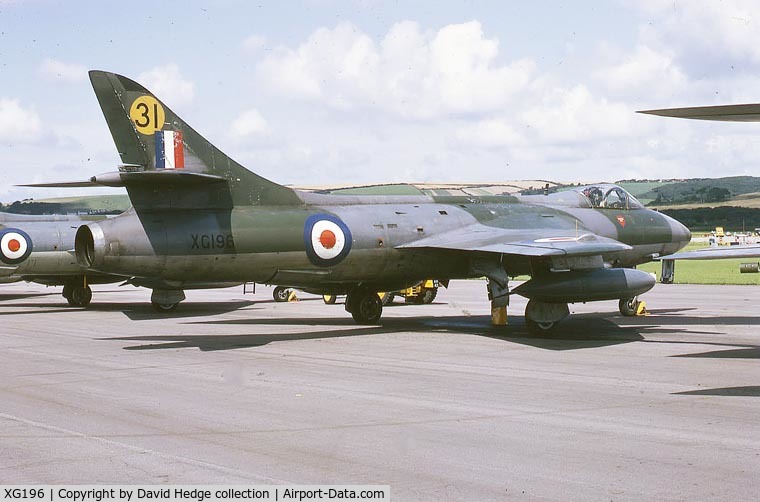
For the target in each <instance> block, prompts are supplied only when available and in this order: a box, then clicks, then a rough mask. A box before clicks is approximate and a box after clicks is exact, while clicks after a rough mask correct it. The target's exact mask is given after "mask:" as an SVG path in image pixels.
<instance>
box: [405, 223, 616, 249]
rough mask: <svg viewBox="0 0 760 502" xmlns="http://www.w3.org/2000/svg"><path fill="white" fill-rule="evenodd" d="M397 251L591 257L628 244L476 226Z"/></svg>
mask: <svg viewBox="0 0 760 502" xmlns="http://www.w3.org/2000/svg"><path fill="white" fill-rule="evenodd" d="M397 248H398V249H422V248H427V249H445V250H449V251H478V252H486V253H499V254H514V255H522V256H592V255H601V254H606V253H613V252H620V251H628V250H629V249H631V247H630V246H628V245H627V244H623V243H622V242H619V241H616V240H614V239H609V238H607V237H602V236H599V235H596V234H593V233H588V232H584V233H579V234H577V235H576V234H575V232H571V231H567V230H551V229H541V230H539V231H526V230H525V229H505V228H499V227H489V226H487V225H482V224H476V225H472V226H470V227H466V228H459V229H456V230H452V231H450V232H446V233H442V234H438V235H434V236H432V237H428V238H425V239H420V240H417V241H414V242H410V243H408V244H403V245H401V246H398V247H397Z"/></svg>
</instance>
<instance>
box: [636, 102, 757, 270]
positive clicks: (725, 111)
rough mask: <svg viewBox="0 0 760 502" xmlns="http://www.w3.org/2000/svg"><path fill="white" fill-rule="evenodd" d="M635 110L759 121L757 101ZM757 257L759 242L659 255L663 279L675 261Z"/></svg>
mask: <svg viewBox="0 0 760 502" xmlns="http://www.w3.org/2000/svg"><path fill="white" fill-rule="evenodd" d="M638 113H646V114H648V115H659V116H661V117H675V118H685V119H696V120H717V121H722V122H760V104H744V105H720V106H693V107H687V108H663V109H660V110H642V111H639V112H638ZM757 257H760V245H758V244H746V245H741V246H731V247H729V248H715V247H707V248H702V249H697V250H694V251H685V252H681V253H675V254H671V255H669V256H662V257H660V258H659V259H660V260H662V274H661V276H660V277H661V280H662V282H666V283H668V282H673V276H674V275H675V262H676V260H722V259H729V258H757Z"/></svg>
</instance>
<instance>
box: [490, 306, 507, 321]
mask: <svg viewBox="0 0 760 502" xmlns="http://www.w3.org/2000/svg"><path fill="white" fill-rule="evenodd" d="M506 325H507V307H506V305H505V306H503V307H491V326H506Z"/></svg>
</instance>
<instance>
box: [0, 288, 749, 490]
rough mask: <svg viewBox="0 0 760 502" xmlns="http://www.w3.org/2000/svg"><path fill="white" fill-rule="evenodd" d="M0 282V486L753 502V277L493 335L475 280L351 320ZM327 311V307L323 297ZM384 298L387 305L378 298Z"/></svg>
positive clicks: (517, 316) (302, 306)
mask: <svg viewBox="0 0 760 502" xmlns="http://www.w3.org/2000/svg"><path fill="white" fill-rule="evenodd" d="M149 296H150V292H149V291H147V290H143V289H135V288H132V287H123V288H120V287H116V286H99V287H98V286H96V289H95V295H94V298H93V303H92V305H91V307H90V308H89V309H86V310H85V309H79V308H70V307H67V306H66V303H65V301H64V300H63V298H62V297H61V296H60V288H45V287H44V286H38V285H32V284H11V285H4V286H2V287H1V288H0V322H2V327H0V483H5V484H11V483H13V484H27V483H50V484H94V483H114V484H122V483H124V484H164V483H172V484H204V483H215V484H225V483H230V484H269V483H293V484H322V483H336V484H389V485H390V486H391V497H392V499H393V500H503V499H509V498H514V499H519V500H546V499H550V500H642V499H647V500H687V499H689V500H705V499H715V500H721V499H725V500H742V499H743V500H751V499H755V498H756V497H757V494H758V493H760V474H759V473H760V364H759V363H758V359H760V329H758V325H760V315H758V303H759V300H760V289H758V288H757V287H752V286H686V285H659V284H658V285H657V286H656V287H655V289H654V290H653V291H651V292H649V293H647V294H646V295H644V297H643V298H644V299H645V300H646V301H647V303H648V308H649V311H650V313H651V315H649V316H647V317H636V318H624V317H622V316H621V315H620V314H619V313H618V312H617V302H597V303H592V304H587V305H573V306H571V311H572V312H573V314H574V315H573V316H571V318H569V319H568V320H566V321H564V322H563V323H562V324H561V325H560V327H559V330H558V332H556V333H553V334H551V335H547V336H544V337H538V336H531V335H529V334H528V333H527V331H526V329H525V325H524V320H523V317H522V314H523V310H524V306H525V300H523V299H521V298H514V299H513V305H512V307H511V308H510V311H511V312H512V313H514V315H511V316H510V319H509V322H510V324H509V325H508V326H506V327H502V328H491V327H490V326H489V322H490V309H489V304H488V301H487V298H486V291H485V284H484V283H483V282H481V281H457V282H454V283H452V285H451V288H450V289H449V290H441V291H440V293H439V296H438V299H437V300H436V301H435V303H434V304H433V305H425V306H416V305H404V304H402V303H400V302H399V303H397V304H395V305H393V306H390V307H387V308H386V309H385V312H384V317H383V321H382V325H381V326H375V327H371V326H369V327H368V326H357V325H355V324H354V323H353V321H352V319H351V317H350V315H349V314H347V313H346V312H345V311H344V310H343V305H342V304H338V305H324V304H323V302H322V300H321V299H320V298H318V297H314V296H309V295H301V296H302V299H301V301H299V302H295V303H274V302H273V301H272V296H271V289H270V288H265V287H262V286H259V287H257V293H256V294H254V295H251V294H245V295H244V294H243V290H242V287H237V288H230V289H222V290H206V291H189V292H187V296H188V300H187V301H186V302H184V303H183V304H182V305H180V307H179V309H178V310H177V311H176V312H174V313H171V314H168V315H162V314H157V313H154V312H153V311H152V309H151V307H150V305H149V303H148V299H149ZM341 301H342V300H341ZM397 302H398V300H397Z"/></svg>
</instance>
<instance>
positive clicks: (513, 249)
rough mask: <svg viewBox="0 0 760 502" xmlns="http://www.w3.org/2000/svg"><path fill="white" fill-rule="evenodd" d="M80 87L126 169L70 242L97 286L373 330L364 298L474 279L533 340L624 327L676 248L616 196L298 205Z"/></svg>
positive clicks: (141, 114)
mask: <svg viewBox="0 0 760 502" xmlns="http://www.w3.org/2000/svg"><path fill="white" fill-rule="evenodd" d="M90 80H91V82H92V86H93V88H94V90H95V94H96V96H97V99H98V101H99V103H100V106H101V109H102V111H103V114H104V116H105V119H106V122H107V123H108V127H109V129H110V131H111V135H112V136H113V139H114V142H115V144H116V147H117V150H118V152H119V155H120V156H121V160H122V162H123V164H124V165H123V166H122V167H121V168H120V169H119V171H118V172H112V173H106V174H101V175H96V176H93V177H92V178H91V179H90V180H89V182H88V183H89V184H91V185H102V186H123V187H126V189H127V192H128V194H129V196H130V199H131V201H132V205H133V208H132V209H131V210H129V211H127V212H125V213H123V214H121V215H119V216H117V217H115V218H110V219H108V220H106V221H102V222H97V223H89V224H86V225H83V226H81V227H80V228H79V230H78V231H77V234H76V238H75V251H76V256H77V260H78V261H79V263H80V264H81V265H82V266H85V267H88V268H89V269H92V270H95V271H98V272H102V273H107V274H119V275H127V276H130V277H136V278H140V277H142V278H155V279H156V280H158V279H160V280H163V281H165V282H166V283H171V284H173V285H175V287H176V288H181V287H182V285H183V283H185V282H187V281H220V282H221V281H239V282H244V281H253V282H259V283H268V284H275V285H283V286H289V287H297V288H300V289H304V290H306V291H311V292H314V293H318V294H346V295H347V300H346V305H345V308H346V310H347V311H348V312H350V313H351V315H352V316H353V318H354V319H355V320H356V321H357V322H358V323H362V324H365V323H368V324H373V323H377V322H378V321H379V319H380V317H381V315H382V303H381V301H380V299H379V297H378V296H377V294H376V292H377V291H393V290H398V289H402V288H405V287H408V286H410V285H412V284H414V283H416V282H419V281H420V280H423V279H426V278H431V277H433V278H437V279H441V280H448V279H454V278H468V277H482V276H485V277H486V278H487V279H488V291H489V297H490V300H491V302H492V307H494V308H500V307H502V306H505V305H507V304H508V301H509V295H510V294H512V293H516V294H520V295H522V296H524V297H527V298H528V299H529V302H528V305H527V308H526V312H525V318H526V322H527V325H528V327H529V328H530V329H531V330H532V331H536V332H545V331H548V330H550V329H553V328H554V327H555V325H556V324H557V323H558V322H559V321H561V320H562V319H563V318H565V317H566V316H567V315H569V309H568V305H567V304H568V303H572V302H588V301H596V300H610V299H619V300H620V307H621V311H622V312H626V313H629V314H630V310H631V308H632V307H635V304H636V301H637V300H636V298H637V296H638V295H639V294H642V293H644V292H645V291H648V290H649V289H650V288H651V287H652V286H653V285H654V282H655V281H654V279H653V278H652V276H650V275H649V274H647V273H645V272H642V271H639V270H636V269H635V268H634V267H635V266H636V265H638V264H640V263H644V262H647V261H651V260H652V259H653V258H654V257H656V256H659V255H663V254H669V253H673V252H675V251H677V250H679V249H681V248H682V247H683V246H684V245H685V244H686V243H687V242H689V239H690V233H689V230H688V229H687V228H686V227H684V226H683V225H681V224H680V223H679V222H677V221H676V220H674V219H672V218H669V217H667V216H665V215H663V214H660V213H658V212H656V211H651V210H648V209H646V208H644V207H643V206H642V205H641V204H640V203H639V202H638V201H637V200H636V199H635V198H634V197H632V196H631V195H630V194H628V193H627V192H626V191H625V190H623V189H622V188H620V187H618V186H614V185H597V186H590V187H582V188H578V189H576V190H570V191H566V192H561V193H554V194H550V195H529V196H522V197H516V196H511V195H501V196H461V197H456V196H434V195H431V196H426V195H423V196H361V195H326V194H319V193H308V192H301V191H298V190H294V189H291V188H288V187H285V186H282V185H278V184H276V183H274V182H272V181H269V180H267V179H264V178H262V177H260V176H258V175H256V174H254V173H253V172H251V171H249V170H247V169H245V168H244V167H243V166H241V165H240V164H238V163H237V162H235V161H234V160H232V159H231V158H229V157H228V156H227V155H225V154H224V153H223V152H222V151H221V150H219V149H218V148H216V147H215V146H214V145H212V144H211V143H210V142H209V141H207V140H206V139H205V138H203V137H202V136H201V135H200V134H198V133H197V132H196V131H195V130H194V129H192V128H191V127H190V126H189V125H187V123H186V122H184V121H183V120H182V119H181V118H180V117H179V116H177V115H176V114H175V113H174V112H173V111H172V110H171V109H169V108H168V107H167V106H166V105H165V104H164V103H163V102H162V101H160V100H159V99H158V98H157V97H156V96H154V95H153V94H152V93H151V92H150V91H148V90H147V89H145V88H144V87H143V86H142V85H140V84H139V83H137V82H134V81H133V80H130V79H128V78H126V77H123V76H121V75H116V74H114V73H109V72H104V71H91V72H90ZM48 186H51V185H50V184H48ZM53 186H61V185H59V184H53ZM525 274H527V275H530V277H531V279H530V280H529V281H526V282H524V283H523V284H521V285H519V286H518V287H516V288H515V289H514V290H510V288H509V281H510V277H512V276H516V275H525ZM176 291H177V290H167V291H166V298H164V300H165V301H171V300H172V298H173V297H172V295H173V294H176ZM180 293H181V291H180Z"/></svg>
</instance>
